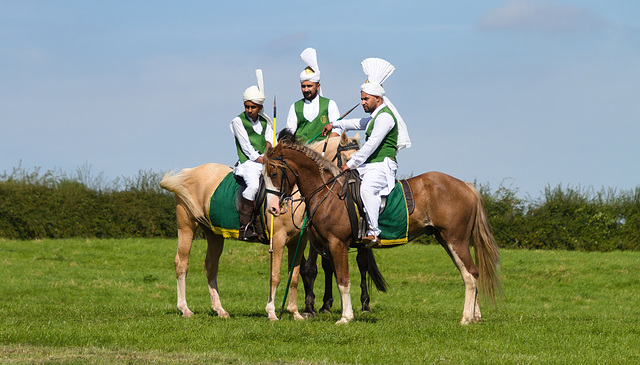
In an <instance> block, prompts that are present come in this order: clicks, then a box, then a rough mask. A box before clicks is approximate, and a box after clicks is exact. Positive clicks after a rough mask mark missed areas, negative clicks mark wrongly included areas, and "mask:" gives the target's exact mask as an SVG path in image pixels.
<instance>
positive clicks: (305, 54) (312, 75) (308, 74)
mask: <svg viewBox="0 0 640 365" xmlns="http://www.w3.org/2000/svg"><path fill="white" fill-rule="evenodd" d="M300 58H301V59H302V61H304V63H306V64H307V67H305V69H304V70H302V72H301V73H300V83H303V82H305V81H311V82H316V83H318V82H320V68H319V67H318V56H317V54H316V50H315V49H313V48H307V49H305V50H304V51H302V53H301V54H300ZM320 95H322V91H320Z"/></svg>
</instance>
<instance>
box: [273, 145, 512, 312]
mask: <svg viewBox="0 0 640 365" xmlns="http://www.w3.org/2000/svg"><path fill="white" fill-rule="evenodd" d="M266 156H267V158H266V162H265V165H264V169H263V176H264V178H265V183H266V186H267V189H270V190H272V191H273V190H277V191H279V192H280V194H281V196H280V199H282V198H283V197H287V196H290V195H291V193H292V191H293V186H294V185H297V187H298V189H299V192H300V194H301V195H302V196H303V197H304V198H305V202H306V204H307V206H306V209H307V214H308V216H310V219H311V220H312V223H311V224H310V228H311V229H310V230H309V232H310V235H311V237H312V238H313V239H314V240H315V241H317V242H322V244H323V245H325V247H327V248H328V250H329V251H330V253H331V256H332V258H333V262H334V267H335V271H336V280H337V282H338V289H339V291H340V297H341V300H342V317H341V318H340V320H339V321H338V322H337V323H347V322H349V321H351V320H352V319H353V309H352V307H351V297H350V293H349V291H350V282H349V261H348V258H347V251H348V248H349V246H350V244H351V243H352V242H351V241H352V238H351V228H350V225H349V220H348V219H344V217H347V210H346V206H345V203H344V201H342V200H341V199H340V197H339V196H338V193H339V192H340V190H341V187H342V182H343V181H344V179H343V178H341V176H339V175H340V170H339V169H338V168H337V167H336V165H333V164H331V163H328V161H327V160H325V159H324V158H323V157H322V156H320V155H319V154H318V153H317V152H315V151H313V150H312V149H309V148H308V147H306V146H303V145H300V144H297V143H295V142H293V141H287V140H281V142H280V143H279V144H278V145H277V146H276V147H275V148H271V149H270V150H269V151H268V152H267V154H266ZM334 183H335V185H333V184H334ZM408 183H409V185H410V187H411V189H412V191H413V192H414V200H415V202H414V204H415V210H414V212H413V213H412V214H411V215H409V217H408V220H409V222H408V224H409V228H408V234H409V240H411V239H413V238H416V237H417V236H419V235H422V234H425V233H426V234H434V235H435V236H436V239H437V240H438V242H439V243H440V244H441V245H442V246H443V247H444V248H445V250H446V251H447V253H448V254H449V256H450V257H451V259H452V260H453V263H454V264H455V265H456V267H457V268H458V270H459V271H460V273H461V275H462V281H463V282H464V285H465V300H464V310H463V312H462V320H461V323H462V324H468V323H471V322H480V320H481V315H480V308H479V305H478V288H479V289H480V291H481V292H482V294H483V295H484V296H486V298H488V299H490V300H491V301H494V300H495V295H496V294H497V293H498V292H499V290H500V281H499V278H498V274H497V269H498V265H499V253H498V247H497V244H496V242H495V240H494V238H493V235H492V233H491V227H490V226H489V222H488V220H487V216H486V212H485V210H484V205H483V203H482V197H481V196H480V193H479V192H478V191H477V190H476V189H475V188H474V187H473V185H472V184H470V183H466V182H463V181H461V180H458V179H455V178H453V177H451V176H449V175H446V174H443V173H439V172H429V173H425V174H422V175H419V176H416V177H413V178H410V179H408ZM267 209H268V211H269V212H270V213H271V214H273V215H275V216H278V215H279V214H281V210H280V209H279V207H278V203H277V199H274V197H273V196H272V197H271V198H269V199H268V207H267ZM471 237H472V238H473V245H474V251H475V256H476V263H474V261H473V257H472V255H471V252H470V249H469V240H470V238H471Z"/></svg>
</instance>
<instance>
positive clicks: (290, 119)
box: [286, 103, 298, 133]
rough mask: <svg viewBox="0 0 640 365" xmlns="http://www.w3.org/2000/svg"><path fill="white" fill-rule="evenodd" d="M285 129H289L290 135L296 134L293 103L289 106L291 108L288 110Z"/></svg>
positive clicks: (296, 122) (296, 127)
mask: <svg viewBox="0 0 640 365" xmlns="http://www.w3.org/2000/svg"><path fill="white" fill-rule="evenodd" d="M286 128H287V129H289V130H290V131H291V132H292V133H296V130H298V117H297V116H296V108H295V103H294V104H291V108H289V115H287V126H286Z"/></svg>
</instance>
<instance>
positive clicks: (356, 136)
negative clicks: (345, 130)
mask: <svg viewBox="0 0 640 365" xmlns="http://www.w3.org/2000/svg"><path fill="white" fill-rule="evenodd" d="M353 138H355V139H357V140H358V141H359V140H360V132H358V133H356V135H355V136H353Z"/></svg>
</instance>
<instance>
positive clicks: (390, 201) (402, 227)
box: [378, 181, 409, 247]
mask: <svg viewBox="0 0 640 365" xmlns="http://www.w3.org/2000/svg"><path fill="white" fill-rule="evenodd" d="M378 228H380V231H381V233H380V245H381V246H382V247H384V246H397V245H402V244H405V243H407V242H409V237H408V236H409V235H408V231H409V212H408V210H407V202H406V198H405V195H404V189H402V184H400V182H397V181H396V185H395V186H394V188H393V190H392V191H391V193H389V196H388V197H387V205H386V206H385V208H384V210H383V211H382V213H380V217H379V218H378Z"/></svg>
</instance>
